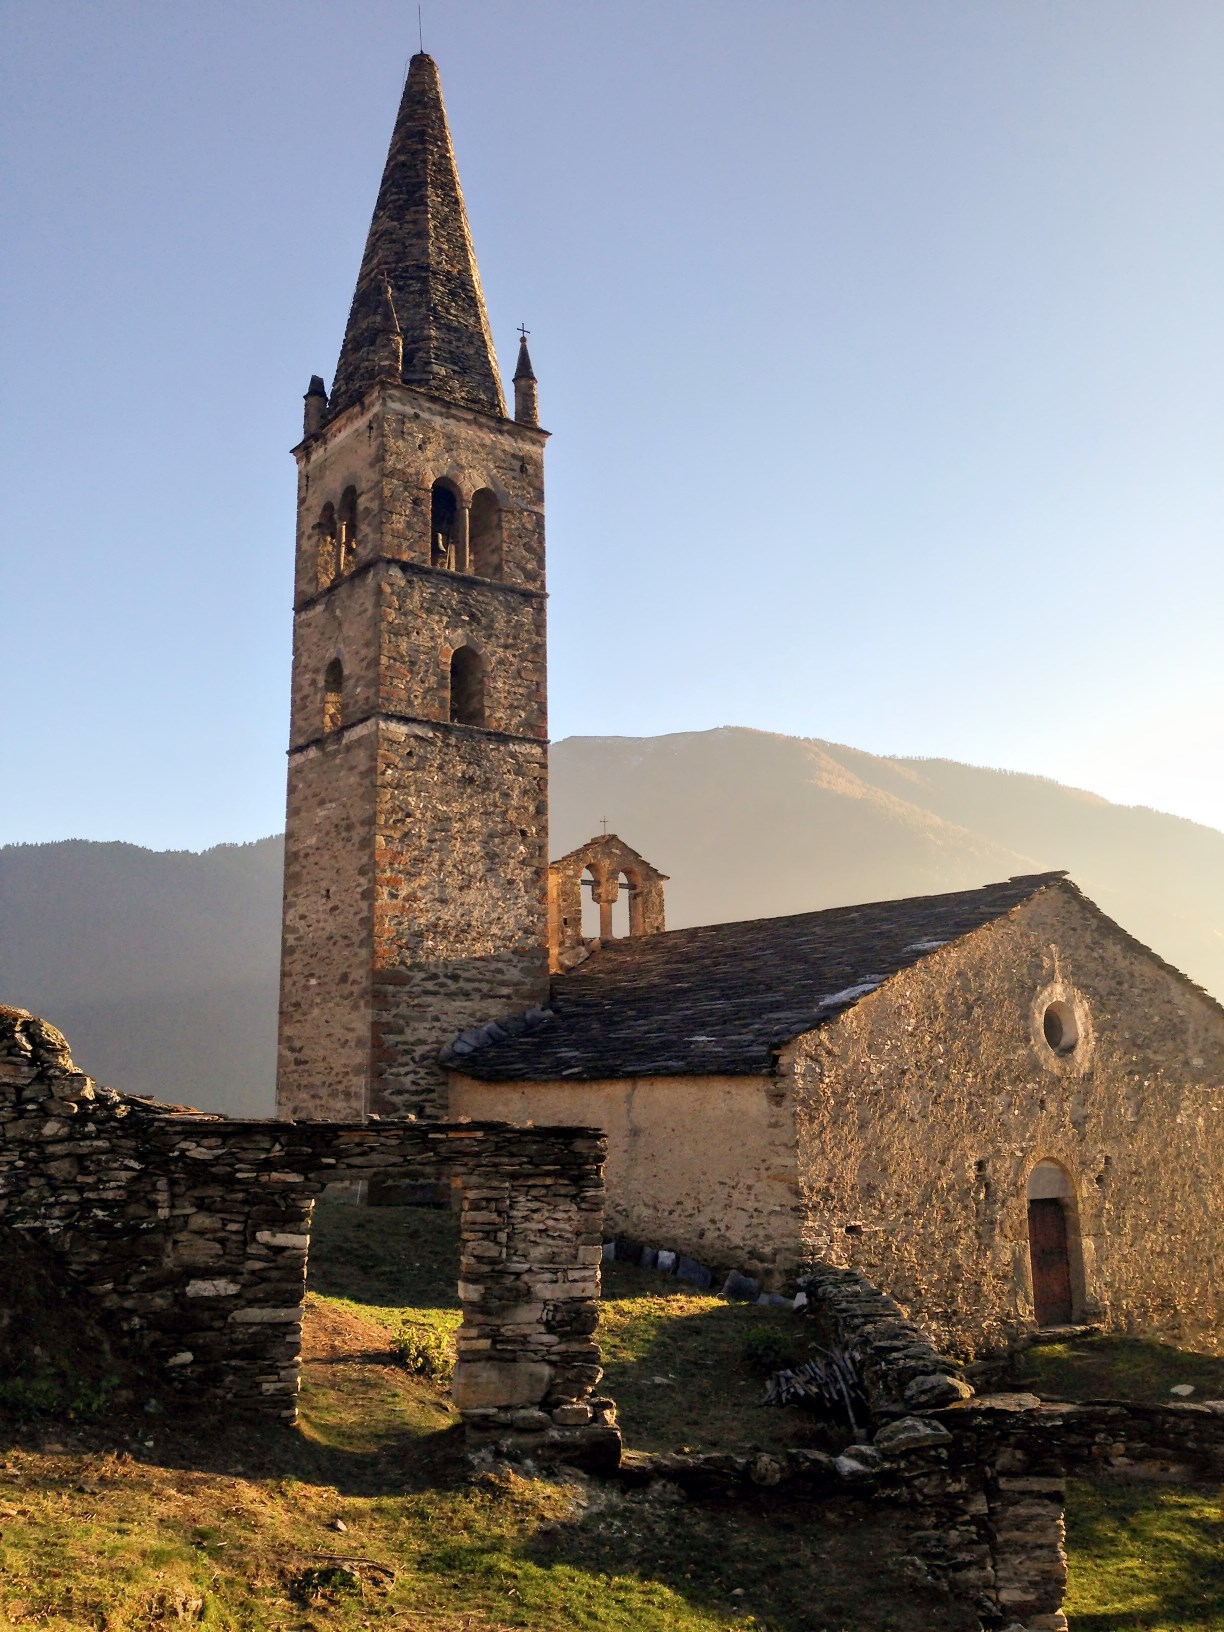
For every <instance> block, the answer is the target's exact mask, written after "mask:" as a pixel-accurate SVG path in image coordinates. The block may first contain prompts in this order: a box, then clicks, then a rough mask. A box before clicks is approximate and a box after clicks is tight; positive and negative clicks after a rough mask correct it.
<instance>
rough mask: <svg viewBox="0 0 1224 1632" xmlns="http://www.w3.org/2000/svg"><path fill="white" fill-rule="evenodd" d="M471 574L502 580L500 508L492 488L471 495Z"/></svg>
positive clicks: (482, 489)
mask: <svg viewBox="0 0 1224 1632" xmlns="http://www.w3.org/2000/svg"><path fill="white" fill-rule="evenodd" d="M468 531H469V538H468V546H469V555H470V558H471V570H472V571H473V572H474V573H475V574H476V576H477V577H478V578H500V577H501V576H502V521H501V505H500V504H499V503H498V502H497V494H496V493H494V492H493V490H492V489H491V488H488V487H482V488H481V489H480V491H479V492H478V493H476V494H474V495H473V498H472V508H471V513H470V520H469V523H468Z"/></svg>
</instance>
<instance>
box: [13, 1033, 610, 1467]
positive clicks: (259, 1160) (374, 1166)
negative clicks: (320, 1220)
mask: <svg viewBox="0 0 1224 1632" xmlns="http://www.w3.org/2000/svg"><path fill="white" fill-rule="evenodd" d="M603 1154H604V1147H603V1141H602V1139H601V1137H600V1136H599V1134H598V1133H596V1132H594V1131H592V1130H590V1129H582V1128H573V1127H570V1128H547V1129H539V1130H533V1129H514V1128H508V1127H504V1126H500V1125H497V1124H476V1123H458V1124H445V1123H420V1122H399V1123H377V1122H371V1123H367V1124H364V1125H360V1124H358V1125H344V1124H325V1123H287V1122H238V1121H228V1120H225V1119H223V1118H220V1117H215V1116H204V1115H201V1114H199V1113H197V1112H190V1111H184V1110H182V1109H179V1108H176V1107H173V1106H167V1105H161V1104H158V1103H156V1102H155V1101H152V1100H144V1099H136V1098H132V1097H130V1096H126V1095H123V1094H120V1093H116V1092H115V1091H114V1090H111V1089H106V1088H99V1087H98V1086H97V1085H96V1084H94V1083H93V1082H92V1081H91V1080H90V1078H89V1077H87V1076H85V1075H84V1074H83V1073H81V1072H80V1071H78V1070H77V1068H76V1066H75V1065H74V1064H73V1061H72V1058H71V1055H70V1053H69V1050H68V1045H67V1043H66V1042H65V1040H64V1038H63V1037H62V1036H61V1035H60V1033H59V1032H57V1031H56V1030H55V1029H54V1028H53V1027H51V1026H48V1025H47V1024H46V1023H45V1022H43V1021H40V1020H37V1019H35V1018H34V1017H33V1016H31V1015H29V1014H26V1013H25V1012H24V1011H22V1010H14V1009H0V1230H14V1229H15V1230H21V1231H26V1232H33V1233H36V1234H37V1235H39V1236H40V1237H41V1238H42V1239H43V1240H44V1241H45V1242H47V1243H48V1244H50V1245H51V1246H52V1247H54V1248H55V1249H56V1250H57V1252H59V1253H60V1255H61V1260H62V1262H63V1264H64V1266H65V1273H66V1274H67V1275H69V1276H71V1277H72V1278H73V1280H74V1281H75V1282H76V1284H77V1285H78V1286H79V1287H80V1289H81V1292H82V1295H83V1296H87V1297H89V1298H92V1299H96V1300H97V1302H98V1305H99V1306H100V1307H101V1308H102V1309H104V1310H105V1311H107V1312H108V1315H109V1316H110V1317H111V1318H113V1319H116V1320H118V1322H119V1323H120V1324H121V1325H122V1326H123V1327H124V1328H126V1331H127V1333H128V1335H129V1337H130V1339H131V1342H132V1345H133V1348H134V1349H135V1350H136V1351H138V1352H139V1353H141V1354H142V1355H143V1356H144V1358H145V1361H146V1362H147V1365H148V1370H149V1377H150V1389H151V1391H153V1392H156V1393H158V1394H161V1393H162V1392H164V1393H165V1394H166V1395H167V1397H175V1396H177V1397H178V1398H179V1399H181V1400H182V1401H183V1402H184V1403H190V1404H191V1405H192V1407H193V1408H194V1407H198V1406H200V1405H212V1406H224V1407H225V1408H227V1409H230V1410H236V1411H241V1412H250V1413H256V1414H259V1415H270V1416H273V1417H279V1418H284V1419H286V1420H290V1421H291V1420H292V1419H293V1418H294V1416H295V1415H296V1410H297V1390H298V1380H299V1372H300V1353H301V1322H302V1303H303V1296H304V1293H305V1285H306V1265H307V1255H308V1248H309V1240H310V1220H311V1211H312V1207H313V1203H314V1199H315V1197H316V1196H317V1195H318V1194H319V1193H320V1191H321V1190H322V1189H323V1188H324V1187H325V1186H326V1185H327V1184H329V1183H334V1182H338V1181H350V1182H352V1181H365V1182H368V1181H370V1180H371V1179H377V1178H378V1177H379V1176H385V1177H389V1178H394V1179H396V1180H404V1179H411V1180H415V1181H418V1182H434V1183H450V1182H454V1181H456V1180H458V1181H459V1183H460V1185H461V1189H462V1213H461V1236H462V1256H461V1268H460V1274H461V1282H460V1298H461V1303H462V1308H463V1324H462V1326H461V1328H460V1331H459V1338H458V1345H459V1358H458V1365H457V1368H456V1373H455V1382H454V1392H455V1400H456V1403H457V1405H458V1406H459V1409H460V1411H461V1412H462V1413H463V1415H464V1418H465V1421H466V1422H467V1423H468V1424H469V1426H470V1428H471V1430H472V1433H473V1435H474V1436H476V1437H477V1438H479V1439H480V1440H481V1442H484V1441H487V1440H490V1439H492V1440H494V1441H497V1442H499V1443H501V1442H505V1443H508V1444H514V1445H518V1446H520V1447H522V1446H527V1447H529V1448H530V1449H531V1450H532V1452H533V1454H543V1455H547V1454H550V1453H555V1454H563V1455H569V1456H573V1455H581V1456H584V1457H587V1458H589V1459H594V1460H597V1461H598V1460H602V1461H604V1462H608V1461H614V1460H615V1457H616V1454H617V1453H618V1448H619V1438H618V1436H617V1432H616V1428H615V1425H614V1420H613V1412H612V1407H611V1402H609V1401H596V1402H595V1403H592V1397H593V1390H594V1388H595V1385H596V1383H597V1382H598V1380H599V1378H600V1375H601V1371H600V1365H599V1350H598V1347H597V1345H596V1342H595V1339H594V1335H593V1334H594V1331H595V1326H596V1320H597V1312H598V1296H599V1262H600V1256H601V1241H602V1233H603V1232H602V1217H603V1175H602V1160H603Z"/></svg>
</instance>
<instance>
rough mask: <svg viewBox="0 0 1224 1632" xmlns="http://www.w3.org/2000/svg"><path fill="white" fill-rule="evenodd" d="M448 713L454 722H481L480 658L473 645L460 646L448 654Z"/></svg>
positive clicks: (482, 673)
mask: <svg viewBox="0 0 1224 1632" xmlns="http://www.w3.org/2000/svg"><path fill="white" fill-rule="evenodd" d="M450 717H451V722H452V724H454V725H483V724H484V723H485V669H484V659H483V658H482V657H481V655H480V653H479V652H478V651H477V650H476V648H475V647H474V646H460V647H459V649H458V651H456V652H454V653H452V655H451V660H450Z"/></svg>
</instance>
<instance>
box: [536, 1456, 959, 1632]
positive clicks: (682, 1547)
mask: <svg viewBox="0 0 1224 1632" xmlns="http://www.w3.org/2000/svg"><path fill="white" fill-rule="evenodd" d="M908 1523H909V1520H908V1516H907V1515H905V1514H904V1513H903V1512H902V1510H900V1509H897V1510H887V1509H882V1508H880V1507H868V1506H866V1505H864V1504H860V1503H855V1502H846V1501H841V1502H839V1503H837V1504H832V1503H828V1504H816V1503H796V1502H794V1501H784V1500H771V1499H770V1498H769V1497H768V1496H761V1497H760V1498H759V1499H754V1500H742V1499H741V1500H739V1501H734V1502H725V1503H717V1504H716V1503H705V1502H693V1501H686V1500H684V1499H683V1497H681V1496H680V1495H679V1493H678V1492H677V1491H676V1490H675V1489H674V1488H673V1487H670V1486H659V1485H656V1486H652V1487H650V1488H649V1489H648V1490H647V1491H645V1492H643V1493H641V1494H640V1495H632V1496H628V1497H622V1498H620V1499H619V1500H617V1501H611V1502H598V1503H597V1504H596V1505H593V1506H592V1508H591V1509H590V1510H589V1511H588V1512H587V1513H585V1514H584V1515H582V1516H581V1517H580V1518H578V1519H577V1520H576V1521H575V1522H571V1523H567V1524H561V1525H556V1526H553V1527H550V1528H549V1529H546V1530H544V1531H541V1532H540V1533H539V1534H538V1535H537V1537H536V1540H535V1542H534V1543H533V1544H532V1546H531V1547H530V1549H529V1552H530V1556H531V1557H533V1558H534V1559H535V1560H536V1561H537V1562H540V1563H545V1564H548V1563H564V1564H569V1565H571V1566H573V1567H576V1568H580V1569H582V1570H584V1571H586V1572H589V1573H592V1574H594V1575H596V1576H598V1577H600V1578H602V1579H609V1578H615V1577H617V1576H619V1577H626V1576H631V1577H633V1578H635V1579H637V1580H640V1581H648V1582H655V1583H658V1584H660V1585H661V1586H663V1587H666V1588H667V1589H668V1590H669V1591H670V1592H674V1593H676V1594H677V1595H678V1596H680V1597H682V1598H684V1599H685V1601H686V1602H688V1603H689V1604H690V1605H692V1606H693V1608H694V1609H698V1610H701V1611H702V1612H704V1613H706V1614H711V1615H715V1616H729V1615H731V1614H735V1615H744V1616H751V1617H754V1618H755V1619H754V1620H752V1621H750V1622H748V1623H747V1624H749V1625H756V1624H760V1625H763V1626H767V1627H768V1628H769V1629H770V1632H820V1629H827V1632H913V1629H914V1628H915V1627H918V1626H921V1627H922V1628H923V1629H924V1632H969V1629H971V1628H976V1627H977V1625H978V1620H977V1617H976V1615H974V1614H972V1613H971V1612H970V1611H969V1610H967V1609H965V1608H964V1607H962V1606H958V1605H956V1604H954V1603H952V1602H950V1601H949V1600H948V1598H947V1597H946V1596H945V1595H944V1594H943V1593H941V1592H939V1591H937V1590H936V1589H935V1588H933V1587H931V1586H929V1585H928V1584H927V1583H926V1582H924V1581H922V1580H921V1579H920V1578H919V1577H918V1576H917V1575H916V1574H915V1573H914V1560H913V1558H912V1555H911V1554H910V1552H909V1547H910V1543H909V1540H908V1536H907V1527H908ZM736 1589H738V1592H737V1590H736ZM737 1624H739V1623H737Z"/></svg>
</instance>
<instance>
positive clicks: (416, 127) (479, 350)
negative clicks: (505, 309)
mask: <svg viewBox="0 0 1224 1632" xmlns="http://www.w3.org/2000/svg"><path fill="white" fill-rule="evenodd" d="M384 283H386V284H388V285H389V288H390V300H391V306H392V311H393V313H394V314H395V316H396V317H397V318H398V327H399V331H400V334H401V335H402V343H403V362H402V365H401V368H402V379H403V383H404V384H405V385H411V386H415V387H417V388H418V389H419V390H421V391H428V392H429V393H430V394H431V395H432V396H436V397H442V398H444V399H445V400H446V401H448V402H458V403H463V404H464V405H465V406H466V407H468V408H477V409H480V410H482V411H483V412H484V413H487V414H500V415H503V416H504V415H505V412H506V405H505V400H504V398H503V397H502V389H501V381H500V379H499V377H498V372H497V361H496V356H495V353H494V350H493V340H492V337H491V335H490V333H489V319H488V314H487V313H486V311H485V303H484V295H483V294H482V293H481V288H480V274H479V273H478V272H477V270H476V256H475V254H474V253H473V250H472V239H471V234H470V233H469V231H468V222H467V211H466V210H465V209H464V207H463V193H462V191H461V190H460V187H459V173H458V170H457V169H456V167H455V154H454V150H453V148H452V147H451V139H450V131H449V130H448V129H447V124H446V109H445V108H444V107H443V105H442V87H441V85H440V83H439V81H438V70H437V67H436V66H435V64H434V60H433V58H432V57H428V56H426V55H425V53H424V52H420V53H419V54H418V55H417V56H415V57H413V59H412V62H411V65H410V66H409V69H408V79H407V83H406V84H405V86H404V95H403V99H402V101H401V102H400V110H399V116H398V118H397V119H396V121H395V131H394V134H393V135H392V137H391V147H390V151H389V152H388V154H387V163H386V167H385V169H384V170H383V177H382V184H381V186H380V187H379V189H378V200H377V202H376V203H375V205H374V217H373V220H372V221H371V222H370V232H369V236H368V238H367V239H366V247H365V254H364V255H363V256H362V260H361V271H360V272H359V273H358V276H357V291H356V293H355V294H354V296H353V305H352V309H351V310H350V312H349V320H348V327H347V329H346V330H345V334H344V344H343V346H342V347H341V350H340V361H339V362H338V363H337V365H336V377H335V379H334V381H333V382H332V393H331V401H330V403H329V417H331V416H334V415H335V414H338V413H340V412H342V411H343V410H344V409H345V408H348V407H349V406H351V404H353V403H354V402H356V401H357V400H358V398H359V397H360V396H361V395H362V394H363V393H364V392H365V391H366V390H367V389H368V388H369V387H370V386H371V385H372V384H373V383H374V381H375V380H376V379H379V378H383V377H385V374H384V373H383V372H382V371H381V370H380V360H381V359H383V358H384V356H385V352H386V341H385V336H386V333H387V328H386V318H385V300H384Z"/></svg>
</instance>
